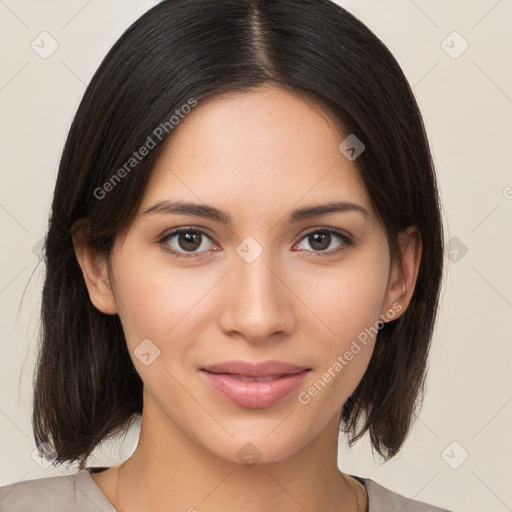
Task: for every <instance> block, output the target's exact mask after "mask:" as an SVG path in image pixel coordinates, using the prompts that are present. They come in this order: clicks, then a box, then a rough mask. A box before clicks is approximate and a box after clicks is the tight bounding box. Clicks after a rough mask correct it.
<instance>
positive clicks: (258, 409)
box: [104, 88, 396, 462]
mask: <svg viewBox="0 0 512 512" xmlns="http://www.w3.org/2000/svg"><path fill="white" fill-rule="evenodd" d="M343 139H344V137H343V136H342V135H340V134H339V133H338V132H337V131H336V129H335V126H334V124H333V122H332V120H330V119H329V118H328V116H327V114H326V113H324V112H323V111H321V110H320V109H319V107H318V106H315V105H313V104H312V103H310V102H308V101H307V100H305V99H303V98H301V97H299V96H294V95H291V94H290V93H288V92H285V91H283V90H280V89H277V88H263V89H260V90H259V91H258V92H251V93H245V94H240V95H237V96H231V97H229V98H228V97H224V98H222V97H221V98H219V97H218V98H216V99H214V100H211V101H209V102H207V103H200V104H199V105H198V106H197V107H196V108H195V109H194V110H193V111H192V112H191V113H190V114H188V116H187V117H186V118H184V119H183V120H181V121H180V124H179V125H178V126H177V127H175V128H174V131H173V134H172V137H171V138H170V139H169V140H168V141H167V142H166V147H165V151H164V152H163V153H162V155H161V157H160V159H159V161H158V163H157V164H156V166H155V168H154V171H153V173H152V176H151V179H150V182H149V184H148V187H147V189H146V191H145V194H144V198H143V201H142V205H141V207H140V209H139V212H138V214H137V216H136V218H135V220H134V222H133V223H132V224H131V226H130V227H129V229H128V230H127V232H126V236H124V237H123V238H119V239H118V240H117V241H116V244H115V245H114V249H113V252H112V255H111V270H110V276H109V277H110V285H111V288H112V300H113V304H114V308H115V311H116V312H117V313H118V314H119V316H120V318H121V321H122V325H123V328H124V330H125V334H126V338H127V343H128V348H129V351H130V354H131V357H132V359H133V362H134V364H135V367H136V369H137V371H138V372H139V374H140V377H141V378H142V380H143V382H144V386H145V403H144V408H145V411H144V414H146V413H148V414H149V413H150V412H153V413H155V414H158V415H159V417H161V418H162V421H163V422H164V423H165V424H166V425H167V426H168V427H169V428H171V429H174V430H175V431H179V432H180V434H181V435H183V436H185V437H186V438H188V439H190V440H191V441H193V442H194V443H196V444H197V445H199V446H200V447H202V448H203V449H206V450H208V451H209V452H211V453H213V454H216V455H217V456H219V457H222V458H224V459H226V460H230V461H233V462H240V461H241V460H242V458H241V457H243V456H244V450H248V451H250V450H253V451H256V452H257V454H258V455H257V456H258V457H260V462H272V461H277V460H281V459H283V458H285V457H287V456H290V455H291V454H293V453H295V452H298V451H299V450H300V449H302V448H304V447H305V446H306V445H308V443H310V442H311V441H312V439H313V438H315V437H316V436H318V435H319V434H321V433H322V432H323V431H324V430H325V429H326V428H327V426H328V425H332V424H333V422H334V421H336V426H337V419H338V418H339V413H340V409H341V407H342V405H343V404H344V402H345V401H346V399H347V398H348V397H349V396H350V395H351V394H352V392H353V391H354V389H355V388H356V386H357V384H358V383H359V381H360V380H361V378H362V377H363V374H364V373H365V370H366V368H367V365H368V362H369V359H370V356H371V354H372V350H373V346H374V337H375V333H376V331H377V330H376V329H375V326H377V325H378V324H377V322H378V320H379V315H381V314H382V313H384V312H385V311H386V310H388V309H389V308H391V307H392V306H393V303H394V302H395V301H394V299H393V296H392V295H391V280H390V278H391V276H392V268H393V267H392V265H391V262H390V259H389V247H388V243H387V239H386V235H385V232H384V229H383V227H382V226H381V225H380V224H379V223H377V221H376V219H375V215H374V212H373V210H372V206H371V204H370V200H369V197H368V195H367V192H366V190H365V187H364V185H363V183H362V182H361V181H360V179H359V177H358V173H357V171H356V169H355V166H354V162H351V161H349V160H348V159H347V158H346V157H345V156H344V155H343V154H342V153H341V152H340V151H339V149H338V146H339V144H340V143H341V142H342V140H343ZM127 179H129V178H127ZM177 202H182V203H196V204H198V205H200V206H202V207H203V209H202V210H198V209H197V208H196V209H195V211H193V210H194V209H193V208H188V209H186V208H182V211H181V212H176V211H173V208H172V207H171V205H172V204H173V203H177ZM328 203H347V204H348V206H347V205H345V207H344V208H342V209H341V210H338V211H331V212H330V213H325V212H324V213H323V214H319V215H314V216H310V215H306V214H302V215H298V214H296V215H295V216H293V215H292V214H293V213H294V212H296V211H297V210H302V209H308V208H311V207H313V206H319V205H325V204H328ZM206 206H208V207H211V208H215V209H217V210H220V211H222V212H224V216H225V217H229V221H227V219H222V218H218V217H217V218H213V217H211V216H207V215H198V213H201V212H202V213H203V214H205V213H207V212H208V210H207V209H206V208H205V207H206ZM148 210H150V211H148ZM185 210H187V211H185ZM317 213H318V212H317ZM177 230H182V231H181V232H176V231H177ZM105 303H106V302H104V304H105ZM395 304H396V302H395ZM372 328H373V329H372ZM364 333H366V335H365V334H364ZM362 340H365V341H364V342H363V341H362ZM349 353H350V354H351V356H350V355H349ZM234 361H243V362H249V363H261V362H268V361H278V362H281V363H285V364H288V365H293V368H292V367H272V366H270V367H265V366H263V367H260V368H259V371H260V373H259V375H260V376H262V375H263V376H266V378H265V379H263V381H261V379H260V381H251V382H245V380H247V379H241V378H240V375H242V376H243V375H246V376H247V375H249V374H250V375H254V374H255V373H256V372H257V370H255V369H254V367H251V366H246V367H243V368H238V367H236V366H233V367H228V368H217V373H216V375H213V373H214V371H211V367H212V365H216V364H219V363H225V362H228V363H229V362H234ZM205 368H210V372H208V371H206V370H205ZM213 370H215V369H213ZM244 372H245V373H244ZM251 372H252V373H251ZM237 374H238V376H236V375H237ZM278 375H283V376H281V377H278ZM247 443H252V445H254V447H256V448H248V446H249V445H248V444H247ZM249 455H251V454H249Z"/></svg>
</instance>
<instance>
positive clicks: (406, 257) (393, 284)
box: [381, 226, 422, 321]
mask: <svg viewBox="0 0 512 512" xmlns="http://www.w3.org/2000/svg"><path fill="white" fill-rule="evenodd" d="M398 240H399V247H400V252H401V254H402V261H401V265H400V264H399V262H393V268H392V270H391V274H390V280H389V286H388V291H387V295H386V299H385V301H384V307H383V309H384V310H386V309H387V311H386V312H385V313H382V314H381V316H384V317H386V315H387V313H388V311H389V308H390V307H393V310H394V314H393V316H394V319H396V318H398V317H399V316H400V315H401V314H403V313H404V312H405V310H406V309H407V307H408V306H409V303H410V301H411V298H412V295H413V293H414V289H415V286H416V280H417V277H418V272H419V268H420V262H421V254H422V241H421V234H420V232H419V231H418V228H417V227H416V226H410V227H408V228H407V229H406V230H405V231H403V232H402V233H400V235H399V237H398ZM397 313H399V314H398V316H397V315H396V314H397ZM384 321H385V320H384Z"/></svg>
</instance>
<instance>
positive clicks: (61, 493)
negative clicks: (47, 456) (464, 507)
mask: <svg viewBox="0 0 512 512" xmlns="http://www.w3.org/2000/svg"><path fill="white" fill-rule="evenodd" d="M91 469H93V470H94V469H95V468H86V469H82V470H81V471H78V472H77V473H75V474H73V475H68V476H54V477H47V478H40V479H37V480H27V481H22V482H18V483H16V484H11V485H6V486H4V487H0V510H1V511H2V512H43V511H44V512H116V509H115V508H114V507H113V505H112V503H110V501H108V500H107V498H106V497H105V495H104V494H103V493H102V492H101V490H100V488H99V487H98V486H97V485H96V483H95V482H94V480H93V479H92V478H91V475H90V471H91ZM350 476H353V477H354V478H356V479H357V480H358V481H359V482H361V483H362V484H363V485H364V487H365V488H366V492H367V493H368V511H367V512H450V511H449V510H446V509H444V508H439V507H434V506H432V505H427V504H426V503H422V502H419V501H414V500H409V499H408V498H405V497H404V496H402V495H400V494H397V493H395V492H393V491H390V490H389V489H386V488H385V487H383V486H382V485H379V484H378V483H376V482H374V481H373V480H370V479H369V478H361V477H357V476H354V475H350Z"/></svg>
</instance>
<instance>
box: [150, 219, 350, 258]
mask: <svg viewBox="0 0 512 512" xmlns="http://www.w3.org/2000/svg"><path fill="white" fill-rule="evenodd" d="M180 233H193V234H201V235H204V236H206V237H207V238H209V239H212V236H211V235H210V234H209V233H208V232H207V231H204V230H202V229H197V228H188V227H183V228H177V229H174V230H173V231H171V232H169V233H166V234H164V235H163V236H162V237H161V238H160V239H159V240H158V241H157V243H158V244H159V245H160V246H161V247H162V249H163V250H164V251H166V252H168V253H170V254H172V256H173V257H175V258H177V259H191V258H198V257H200V254H201V253H189V254H187V253H181V252H178V251H175V250H174V249H170V248H169V245H167V242H168V241H169V240H171V239H172V238H174V237H175V236H176V235H179V234H180ZM313 233H328V234H330V235H335V236H337V237H338V238H339V239H340V240H341V241H342V242H343V245H342V246H341V247H340V248H338V249H335V250H332V251H305V252H310V253H311V254H310V255H309V256H308V257H310V258H318V257H329V256H333V255H334V254H338V253H340V252H343V251H346V250H347V249H348V248H349V247H352V246H353V245H355V242H354V240H353V239H352V238H351V237H349V236H347V235H346V234H344V233H343V232H341V231H339V230H337V229H333V228H316V229H313V230H311V231H309V232H308V233H305V234H304V235H303V236H302V238H301V239H300V241H302V240H304V238H306V237H308V236H309V235H311V234H313ZM212 241H214V240H212ZM294 245H296V244H294Z"/></svg>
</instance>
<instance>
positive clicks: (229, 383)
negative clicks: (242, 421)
mask: <svg viewBox="0 0 512 512" xmlns="http://www.w3.org/2000/svg"><path fill="white" fill-rule="evenodd" d="M310 371H311V368H307V367H305V366H297V365H293V364H289V363H284V362H281V361H264V362H261V363H252V362H248V361H228V362H223V363H218V364H214V365H209V366H206V367H204V368H201V369H200V374H201V375H202V376H203V378H204V379H205V380H206V382H207V383H208V384H209V385H210V386H211V387H212V389H213V390H214V391H216V392H217V393H218V394H219V395H220V396H222V397H223V398H225V399H227V400H228V401H230V402H232V403H235V404H237V405H239V406H241V407H247V408H250V409H262V408H264V407H270V406H271V405H274V404H275V403H277V402H279V401H280V400H282V399H283V398H284V397H286V396H287V395H289V394H290V393H291V392H292V391H293V390H294V389H296V388H297V387H298V386H299V385H300V384H301V383H302V382H303V380H304V379H305V378H306V376H307V375H308V374H309V373H310ZM240 377H241V378H245V379H249V378H267V379H270V380H265V381H244V380H241V379H240Z"/></svg>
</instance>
